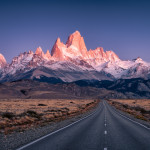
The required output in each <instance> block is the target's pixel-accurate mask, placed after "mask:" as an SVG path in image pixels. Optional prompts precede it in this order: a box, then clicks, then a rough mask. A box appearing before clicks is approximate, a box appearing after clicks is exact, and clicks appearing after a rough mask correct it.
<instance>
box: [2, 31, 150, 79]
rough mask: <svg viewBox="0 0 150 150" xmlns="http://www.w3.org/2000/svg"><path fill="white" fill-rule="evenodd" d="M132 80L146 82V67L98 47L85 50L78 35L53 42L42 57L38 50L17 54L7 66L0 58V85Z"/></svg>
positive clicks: (148, 65) (148, 68)
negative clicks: (20, 82) (27, 80)
mask: <svg viewBox="0 0 150 150" xmlns="http://www.w3.org/2000/svg"><path fill="white" fill-rule="evenodd" d="M133 78H142V79H145V80H148V79H150V63H148V62H145V61H143V60H142V59H141V58H139V57H138V58H137V59H133V60H121V59H120V58H119V57H118V56H117V55H116V54H115V53H114V52H113V51H111V50H110V51H104V50H103V48H102V47H97V48H96V49H95V50H92V49H90V50H87V48H86V45H85V42H84V39H83V37H82V36H81V34H80V33H79V31H75V32H74V33H73V34H71V35H70V36H69V37H68V40H67V42H66V44H64V43H63V42H61V40H60V38H57V40H56V42H55V44H54V46H53V48H52V50H51V53H50V52H49V50H47V52H46V53H44V52H43V50H42V48H41V47H38V48H37V49H36V51H35V53H34V52H33V51H31V50H30V51H28V52H24V53H21V54H20V55H19V56H16V57H14V58H13V60H12V62H11V63H7V62H6V60H5V58H4V56H3V55H2V54H0V82H8V81H16V80H21V79H32V80H39V81H40V80H43V81H45V80H47V81H51V80H53V81H54V80H55V81H56V82H75V81H77V80H98V81H102V80H109V81H115V80H119V79H133ZM55 81H54V82H55Z"/></svg>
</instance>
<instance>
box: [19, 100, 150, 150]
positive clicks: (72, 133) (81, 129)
mask: <svg viewBox="0 0 150 150" xmlns="http://www.w3.org/2000/svg"><path fill="white" fill-rule="evenodd" d="M18 150H150V129H149V128H147V127H145V126H143V125H142V124H139V123H138V122H135V121H132V120H130V119H128V118H127V117H125V116H123V115H121V114H119V113H118V112H116V111H115V109H114V108H112V107H111V106H110V105H109V104H107V102H106V101H103V102H101V103H100V104H99V107H98V108H97V110H96V111H95V112H94V113H92V114H91V115H89V116H87V117H86V118H83V119H81V120H79V121H78V122H75V123H73V124H71V125H69V126H67V127H65V128H62V129H60V130H57V131H55V132H53V133H51V134H49V135H47V136H45V137H42V138H41V139H38V140H36V141H33V142H32V143H29V144H27V145H25V146H23V147H21V148H19V149H18Z"/></svg>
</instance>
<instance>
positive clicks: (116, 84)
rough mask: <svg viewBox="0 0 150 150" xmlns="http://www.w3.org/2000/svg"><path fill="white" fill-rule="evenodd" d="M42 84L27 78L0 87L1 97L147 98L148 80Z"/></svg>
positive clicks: (55, 81)
mask: <svg viewBox="0 0 150 150" xmlns="http://www.w3.org/2000/svg"><path fill="white" fill-rule="evenodd" d="M47 80H48V81H49V83H47ZM43 81H44V82H41V81H40V82H39V81H33V80H27V79H26V80H18V81H14V82H6V83H3V84H0V98H27V99H30V98H40V99H43V98H44V99H45V98H48V99H65V98H69V99H72V98H77V99H78V98H79V99H80V98H85V99H86V98H96V99H97V98H150V80H144V79H140V78H138V79H121V80H116V81H107V80H106V81H98V80H80V81H76V82H72V83H64V82H62V81H61V80H60V79H54V80H53V78H51V79H50V78H48V79H47V78H44V79H43Z"/></svg>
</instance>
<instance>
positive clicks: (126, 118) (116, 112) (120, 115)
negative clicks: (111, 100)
mask: <svg viewBox="0 0 150 150" xmlns="http://www.w3.org/2000/svg"><path fill="white" fill-rule="evenodd" d="M111 108H112V109H113V110H114V112H115V113H116V114H118V115H120V116H122V117H124V118H126V119H128V120H130V121H131V122H134V123H135V124H138V125H140V126H142V127H144V128H145V129H148V130H150V128H148V127H147V126H145V125H143V124H141V123H139V122H137V121H134V120H132V119H130V118H128V117H126V116H124V115H122V114H121V113H119V112H117V111H116V110H115V109H114V108H113V107H111Z"/></svg>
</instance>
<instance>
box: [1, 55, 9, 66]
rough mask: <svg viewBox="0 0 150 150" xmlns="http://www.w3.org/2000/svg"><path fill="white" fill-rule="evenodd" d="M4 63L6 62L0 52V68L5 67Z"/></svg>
mask: <svg viewBox="0 0 150 150" xmlns="http://www.w3.org/2000/svg"><path fill="white" fill-rule="evenodd" d="M6 64H7V62H6V59H5V57H4V56H3V55H2V54H0V68H3V67H5V66H6Z"/></svg>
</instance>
